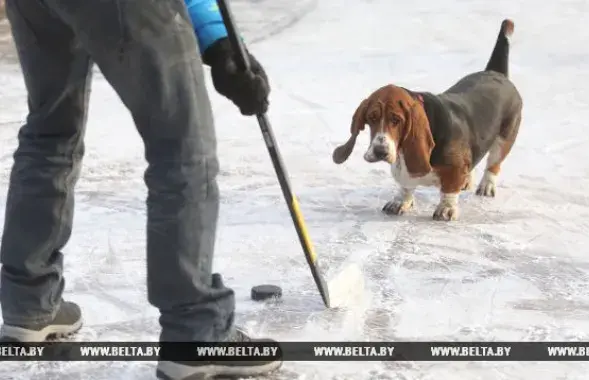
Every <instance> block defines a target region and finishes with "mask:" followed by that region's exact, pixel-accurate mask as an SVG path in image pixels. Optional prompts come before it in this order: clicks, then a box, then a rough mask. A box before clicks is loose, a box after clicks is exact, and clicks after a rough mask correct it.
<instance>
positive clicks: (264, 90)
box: [202, 38, 270, 116]
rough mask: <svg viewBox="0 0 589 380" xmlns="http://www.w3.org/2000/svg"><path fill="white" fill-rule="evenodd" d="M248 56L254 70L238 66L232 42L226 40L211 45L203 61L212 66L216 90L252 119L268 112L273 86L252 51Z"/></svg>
mask: <svg viewBox="0 0 589 380" xmlns="http://www.w3.org/2000/svg"><path fill="white" fill-rule="evenodd" d="M247 54H248V56H249V61H250V71H244V70H242V69H241V68H239V67H238V66H237V64H236V60H235V58H234V57H235V55H234V54H233V49H232V48H231V45H230V43H229V39H227V38H222V39H220V40H218V41H216V42H215V43H213V44H212V45H211V46H209V47H208V48H207V49H206V50H205V52H204V54H203V55H202V58H203V62H204V63H205V64H207V65H209V66H210V67H211V76H212V78H213V85H214V86H215V90H217V92H218V93H219V94H221V95H223V96H225V97H226V98H228V99H229V100H231V101H232V102H233V103H234V104H235V105H236V106H237V107H238V108H239V111H240V112H241V113H242V115H247V116H250V115H256V114H262V113H264V112H266V110H268V94H269V93H270V85H269V84H268V77H267V76H266V72H265V71H264V69H263V68H262V66H261V65H260V63H259V62H258V61H257V60H256V58H255V57H254V56H253V55H251V54H250V53H249V52H248V53H247Z"/></svg>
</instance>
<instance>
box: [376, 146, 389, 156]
mask: <svg viewBox="0 0 589 380" xmlns="http://www.w3.org/2000/svg"><path fill="white" fill-rule="evenodd" d="M373 151H374V156H375V157H376V158H385V157H386V156H387V155H388V154H389V149H388V148H387V146H386V145H384V144H383V145H376V146H375V147H374V150H373Z"/></svg>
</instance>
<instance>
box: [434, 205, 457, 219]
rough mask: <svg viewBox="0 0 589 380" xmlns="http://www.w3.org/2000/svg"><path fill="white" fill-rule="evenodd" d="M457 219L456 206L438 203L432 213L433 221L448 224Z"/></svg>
mask: <svg viewBox="0 0 589 380" xmlns="http://www.w3.org/2000/svg"><path fill="white" fill-rule="evenodd" d="M457 219H458V206H456V205H452V204H448V203H440V204H439V205H438V207H437V208H436V211H434V220H441V221H444V222H448V221H451V220H457Z"/></svg>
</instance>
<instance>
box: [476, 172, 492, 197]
mask: <svg viewBox="0 0 589 380" xmlns="http://www.w3.org/2000/svg"><path fill="white" fill-rule="evenodd" d="M496 178H497V176H496V175H495V174H493V173H490V172H485V175H484V176H483V178H482V179H481V183H479V186H478V188H477V191H476V195H478V196H481V197H494V196H495V193H496V191H497V187H496V185H495V182H496Z"/></svg>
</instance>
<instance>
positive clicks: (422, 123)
mask: <svg viewBox="0 0 589 380" xmlns="http://www.w3.org/2000/svg"><path fill="white" fill-rule="evenodd" d="M407 113H408V114H409V117H408V118H407V121H406V124H405V134H404V137H403V139H402V141H401V144H399V145H400V148H401V150H402V151H403V156H404V157H405V164H406V165H407V171H408V172H409V174H410V175H411V176H412V177H420V176H423V175H426V174H427V173H429V172H430V171H431V170H432V167H431V165H430V158H431V154H432V150H433V149H434V146H435V143H434V138H433V136H432V133H431V130H430V125H429V121H428V118H427V115H426V114H425V110H424V108H423V105H422V104H421V103H420V102H419V101H415V102H414V103H413V104H412V105H411V106H410V108H409V109H408V110H407Z"/></svg>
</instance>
